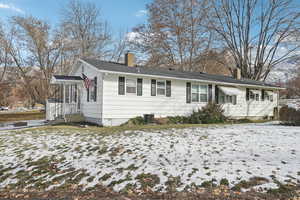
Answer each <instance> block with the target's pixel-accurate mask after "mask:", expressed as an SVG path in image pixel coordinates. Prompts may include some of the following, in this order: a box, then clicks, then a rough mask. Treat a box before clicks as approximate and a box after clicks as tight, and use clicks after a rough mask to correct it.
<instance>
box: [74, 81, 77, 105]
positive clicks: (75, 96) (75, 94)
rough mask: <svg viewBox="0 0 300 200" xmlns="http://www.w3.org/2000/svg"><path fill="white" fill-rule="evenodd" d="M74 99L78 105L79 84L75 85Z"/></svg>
mask: <svg viewBox="0 0 300 200" xmlns="http://www.w3.org/2000/svg"><path fill="white" fill-rule="evenodd" d="M74 98H75V99H74V100H75V103H77V84H75V91H74Z"/></svg>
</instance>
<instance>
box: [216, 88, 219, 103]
mask: <svg viewBox="0 0 300 200" xmlns="http://www.w3.org/2000/svg"><path fill="white" fill-rule="evenodd" d="M215 101H216V103H217V104H218V103H219V88H218V86H217V85H216V87H215Z"/></svg>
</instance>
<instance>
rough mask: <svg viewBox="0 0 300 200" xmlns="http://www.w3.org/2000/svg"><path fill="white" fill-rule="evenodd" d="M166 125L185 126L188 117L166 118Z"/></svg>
mask: <svg viewBox="0 0 300 200" xmlns="http://www.w3.org/2000/svg"><path fill="white" fill-rule="evenodd" d="M168 123H169V124H186V123H189V119H188V117H184V116H174V117H168Z"/></svg>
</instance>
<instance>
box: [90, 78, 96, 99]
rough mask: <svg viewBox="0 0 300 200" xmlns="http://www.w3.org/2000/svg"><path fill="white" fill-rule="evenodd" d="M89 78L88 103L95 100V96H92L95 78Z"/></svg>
mask: <svg viewBox="0 0 300 200" xmlns="http://www.w3.org/2000/svg"><path fill="white" fill-rule="evenodd" d="M90 80H91V86H90V88H89V90H90V91H89V95H90V96H89V103H93V102H95V100H94V99H95V98H94V96H93V95H95V85H94V84H95V79H90Z"/></svg>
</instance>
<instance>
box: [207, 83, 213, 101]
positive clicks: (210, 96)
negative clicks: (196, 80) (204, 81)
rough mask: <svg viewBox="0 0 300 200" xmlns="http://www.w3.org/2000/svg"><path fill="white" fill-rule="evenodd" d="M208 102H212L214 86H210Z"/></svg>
mask: <svg viewBox="0 0 300 200" xmlns="http://www.w3.org/2000/svg"><path fill="white" fill-rule="evenodd" d="M208 102H210V103H211V102H212V85H208Z"/></svg>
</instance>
